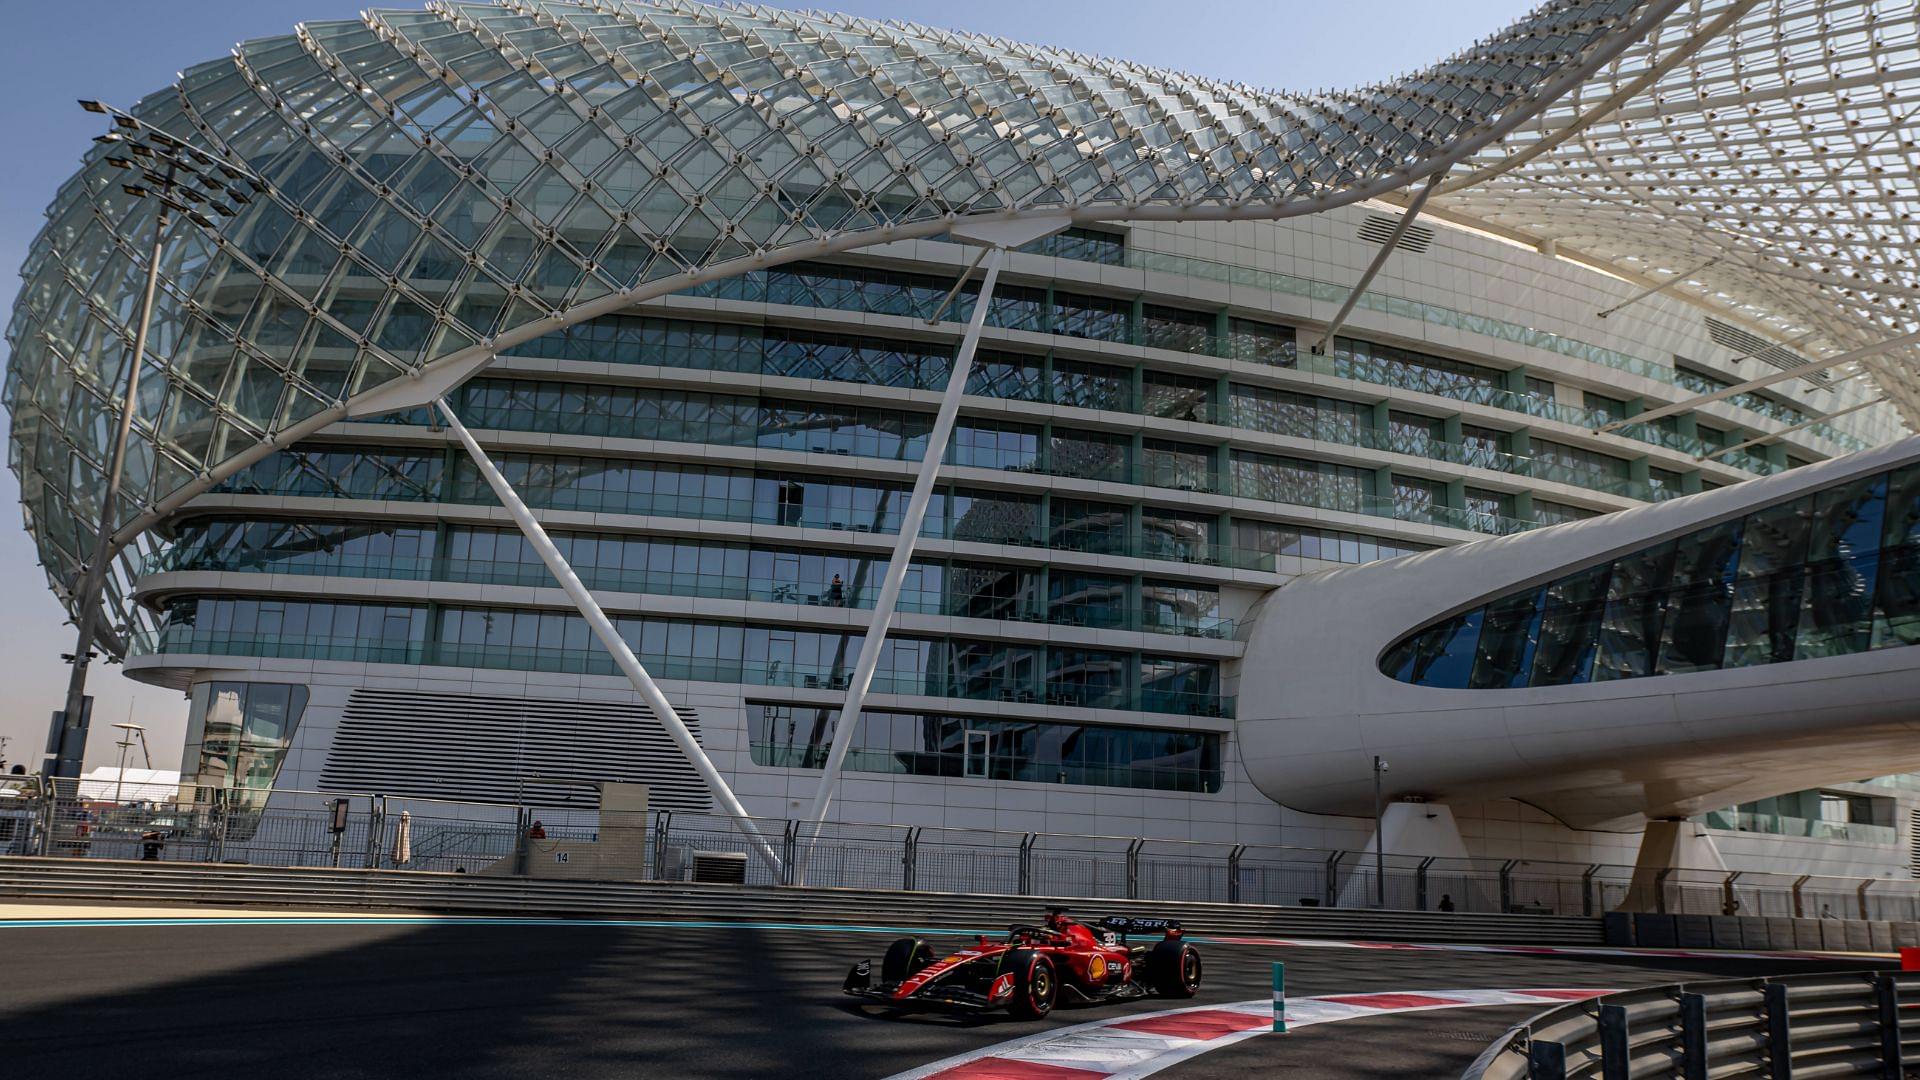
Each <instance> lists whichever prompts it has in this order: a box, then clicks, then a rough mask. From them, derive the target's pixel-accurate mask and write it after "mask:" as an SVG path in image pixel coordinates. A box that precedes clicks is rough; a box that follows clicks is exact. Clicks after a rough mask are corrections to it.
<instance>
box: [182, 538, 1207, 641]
mask: <svg viewBox="0 0 1920 1080" xmlns="http://www.w3.org/2000/svg"><path fill="white" fill-rule="evenodd" d="M437 536H438V533H437V531H436V530H435V528H434V527H433V526H431V525H423V524H398V523H393V522H358V523H341V522H314V521H274V520H245V521H237V520H228V519H218V518H216V519H199V520H195V521H190V522H187V523H185V524H183V525H181V526H180V528H179V529H178V531H177V532H176V534H175V538H174V542H173V544H172V545H171V546H170V547H168V548H167V549H165V551H164V553H163V554H162V556H161V557H160V558H158V559H156V560H153V561H152V562H151V563H150V564H149V566H148V568H147V569H148V571H150V572H151V571H155V570H215V571H222V570H243V571H255V572H264V573H285V574H307V575H316V576H326V577H349V576H350V577H379V578H408V579H418V580H427V579H434V580H446V581H471V582H481V583H485V584H504V585H535V586H544V585H549V584H551V583H552V578H551V575H550V574H549V572H548V570H547V568H546V565H545V564H544V563H543V562H541V560H540V557H539V555H538V554H537V553H535V552H534V551H533V549H532V548H531V546H530V545H529V544H528V543H527V540H526V538H525V537H524V536H522V535H521V534H520V532H519V531H517V530H513V529H493V528H475V527H469V526H464V525H456V526H450V527H448V528H447V530H446V533H445V542H444V544H437V543H436V537H437ZM552 539H553V542H554V545H555V546H556V547H558V548H559V549H560V553H561V554H562V555H563V556H564V557H565V558H566V559H567V562H568V563H569V564H570V565H571V566H572V567H573V569H574V572H575V573H576V574H578V575H579V576H580V580H582V581H584V582H585V583H586V584H587V585H588V587H590V588H595V589H609V590H616V591H621V592H645V593H660V594H667V595H679V596H703V597H715V598H720V599H733V600H757V601H764V602H770V603H788V604H802V605H811V606H823V607H851V608H866V607H871V606H872V605H873V602H874V599H875V597H876V595H877V593H878V591H879V587H880V581H881V579H882V578H884V577H885V576H886V572H887V562H888V560H887V559H885V558H868V557H865V556H860V555H854V554H848V553H845V552H840V551H834V550H831V549H810V550H800V549H791V548H780V547H766V546H759V545H749V544H738V543H721V542H717V541H705V540H686V539H676V538H672V537H649V536H622V535H617V534H593V533H569V532H556V533H554V534H552ZM899 604H900V609H901V610H902V611H912V612H922V613H929V614H940V615H959V616H965V617H969V618H979V619H999V620H1011V621H1029V622H1030V621H1044V622H1049V623H1055V624H1064V625H1073V626H1092V627H1105V628H1115V629H1134V630H1154V631H1163V632H1167V633H1176V634H1185V635H1190V636H1206V637H1222V636H1226V635H1228V634H1231V633H1232V624H1231V623H1230V622H1227V621H1225V620H1223V619H1221V618H1220V591H1219V589H1217V588H1213V587H1211V586H1202V585H1191V584H1184V583H1181V582H1174V581H1159V580H1154V579H1150V578H1146V579H1143V578H1134V577H1126V576H1120V575H1113V574H1089V573H1081V572H1077V571H1067V570H1048V569H1042V568H1038V567H1023V566H1016V565H1009V564H1002V563H992V564H989V563H970V562H966V561H964V560H945V559H915V560H914V561H913V563H912V565H911V567H910V568H909V569H908V572H907V576H906V581H905V584H904V585H903V587H902V591H901V596H900V601H899Z"/></svg>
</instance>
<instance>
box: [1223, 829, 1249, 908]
mask: <svg viewBox="0 0 1920 1080" xmlns="http://www.w3.org/2000/svg"><path fill="white" fill-rule="evenodd" d="M1246 853H1247V845H1245V844H1235V845H1233V850H1232V851H1229V852H1227V903H1229V904H1237V903H1239V902H1240V856H1242V855H1245V854H1246Z"/></svg>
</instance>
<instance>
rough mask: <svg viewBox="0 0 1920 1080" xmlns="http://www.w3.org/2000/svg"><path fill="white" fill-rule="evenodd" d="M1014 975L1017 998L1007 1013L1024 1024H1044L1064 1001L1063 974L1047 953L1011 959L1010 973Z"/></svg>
mask: <svg viewBox="0 0 1920 1080" xmlns="http://www.w3.org/2000/svg"><path fill="white" fill-rule="evenodd" d="M1006 970H1010V971H1012V972H1013V998H1012V1000H1010V1001H1008V1002H1007V1011H1008V1012H1009V1013H1012V1014H1013V1015H1014V1016H1016V1017H1019V1018H1020V1019H1022V1020H1042V1019H1045V1018H1046V1015H1047V1014H1048V1013H1050V1012H1052V1011H1053V1004H1054V1002H1056V1001H1058V1000H1059V999H1060V973H1059V972H1058V971H1057V970H1055V969H1054V966H1053V958H1052V957H1050V956H1048V955H1047V954H1045V953H1038V952H1014V953H1009V954H1008V955H1007V969H1006Z"/></svg>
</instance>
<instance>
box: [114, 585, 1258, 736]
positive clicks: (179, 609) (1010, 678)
mask: <svg viewBox="0 0 1920 1080" xmlns="http://www.w3.org/2000/svg"><path fill="white" fill-rule="evenodd" d="M614 624H615V626H616V628H617V629H618V630H619V633H620V636H621V638H622V639H624V640H625V641H626V642H627V644H628V645H629V646H630V647H631V648H632V649H633V651H634V653H635V654H636V655H637V656H639V658H640V661H641V663H643V664H644V665H646V667H647V669H648V670H649V671H650V672H652V673H654V674H655V675H657V676H658V677H660V678H668V679H688V680H694V681H700V682H723V683H740V684H746V685H756V686H789V687H800V688H806V689H845V688H846V686H847V683H848V679H849V677H850V674H851V672H852V669H853V663H854V660H855V658H856V657H858V655H859V653H860V647H861V640H862V635H860V634H840V633H832V632H826V631H812V630H803V629H793V628H784V627H764V626H749V625H740V624H737V623H713V622H702V621H695V620H687V619H665V618H654V617H639V616H620V617H617V618H615V619H614ZM140 645H141V647H142V648H143V649H144V650H145V651H150V652H160V653H213V654H217V655H237V656H282V657H299V658H311V659H330V660H346V661H358V662H367V663H405V664H436V663H437V664H447V665H450V666H454V667H480V668H503V669H508V670H516V671H559V672H571V673H581V674H594V675H618V674H619V669H618V668H616V667H615V666H614V663H613V660H612V657H611V656H610V655H609V654H608V653H607V651H606V650H605V649H604V648H602V647H601V646H600V645H599V644H598V643H597V642H596V641H595V640H594V638H593V635H592V631H591V629H590V628H589V627H588V626H587V623H586V620H584V619H582V618H581V617H580V616H579V615H577V614H574V613H572V612H558V611H530V610H520V609H499V608H460V607H443V608H436V609H432V610H430V609H429V608H427V607H425V606H421V605H412V604H362V603H347V602H338V603H335V602H324V601H305V600H278V599H264V598H255V597H183V598H180V599H176V600H173V601H171V602H169V604H168V605H167V607H166V608H165V610H164V611H163V612H162V618H161V620H160V625H159V627H158V629H157V631H156V632H155V635H154V637H153V638H152V639H151V640H147V641H143V642H141V643H140ZM873 689H874V691H875V692H876V693H882V694H924V695H928V696H932V697H955V698H972V699H975V700H991V701H1011V702H1032V703H1041V702H1044V703H1046V704H1049V705H1068V706H1081V707H1087V708H1103V709H1125V710H1134V711H1140V712H1161V713H1180V714H1186V715H1202V716H1226V715H1231V714H1232V705H1233V701H1232V699H1231V698H1228V697H1223V696H1221V694H1220V692H1219V690H1220V670H1219V664H1218V662H1217V661H1214V660H1209V659H1196V658H1192V657H1178V656H1160V655H1155V654H1151V653H1135V652H1130V651H1118V650H1104V649H1081V648H1073V647H1065V646H1057V645H1049V646H1037V645H1034V646H1030V645H1014V644H1008V643H1004V642H995V641H974V640H968V639H963V638H946V637H938V638H916V637H912V636H906V635H897V634H896V635H890V636H889V637H888V638H887V640H886V643H885V645H884V647H883V648H882V650H881V655H880V662H879V666H878V668H877V671H876V674H875V676H874V681H873Z"/></svg>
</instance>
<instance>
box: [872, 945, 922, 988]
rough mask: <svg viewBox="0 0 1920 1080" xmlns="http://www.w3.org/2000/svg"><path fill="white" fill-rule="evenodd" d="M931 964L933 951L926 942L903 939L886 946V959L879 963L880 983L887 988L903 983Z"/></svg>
mask: <svg viewBox="0 0 1920 1080" xmlns="http://www.w3.org/2000/svg"><path fill="white" fill-rule="evenodd" d="M931 963H933V949H932V948H931V947H929V946H928V945H927V943H926V942H924V941H921V940H920V939H919V938H910V937H903V938H901V939H899V940H898V941H895V942H894V943H893V944H892V945H889V946H887V955H886V958H885V959H883V960H881V961H880V981H881V982H882V983H885V984H886V985H888V986H892V985H893V984H894V983H899V982H905V981H906V980H908V979H910V978H912V977H913V976H914V975H915V974H916V973H917V972H919V970H920V969H921V968H923V967H926V966H927V965H928V964H931Z"/></svg>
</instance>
